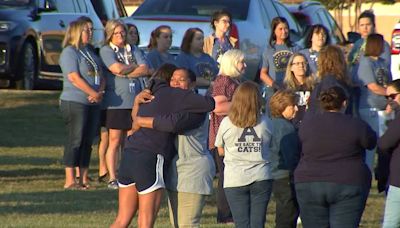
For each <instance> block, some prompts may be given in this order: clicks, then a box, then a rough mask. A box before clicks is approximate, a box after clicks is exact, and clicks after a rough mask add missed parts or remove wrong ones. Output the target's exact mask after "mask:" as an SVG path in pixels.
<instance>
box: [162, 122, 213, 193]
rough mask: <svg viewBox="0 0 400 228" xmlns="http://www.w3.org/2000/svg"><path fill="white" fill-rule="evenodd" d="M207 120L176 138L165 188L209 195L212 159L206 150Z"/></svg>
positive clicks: (211, 184) (211, 178) (211, 188)
mask: <svg viewBox="0 0 400 228" xmlns="http://www.w3.org/2000/svg"><path fill="white" fill-rule="evenodd" d="M208 122H209V121H208V119H206V120H205V121H204V123H203V125H202V126H200V127H199V128H196V129H193V130H190V131H187V132H185V133H184V134H182V135H178V137H177V148H178V154H177V155H175V157H174V158H173V160H172V162H171V165H170V167H169V172H168V176H167V180H166V186H167V188H168V189H169V190H172V191H177V192H186V193H195V194H203V195H211V193H212V190H213V179H214V176H215V164H214V159H213V157H212V156H211V154H210V152H209V151H208V149H207V138H208Z"/></svg>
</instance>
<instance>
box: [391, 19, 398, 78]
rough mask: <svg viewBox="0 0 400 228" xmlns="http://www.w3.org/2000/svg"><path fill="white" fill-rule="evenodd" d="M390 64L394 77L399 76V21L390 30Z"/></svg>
mask: <svg viewBox="0 0 400 228" xmlns="http://www.w3.org/2000/svg"><path fill="white" fill-rule="evenodd" d="M391 47H392V64H391V71H392V77H393V80H394V79H399V78H400V21H399V22H398V23H397V24H396V25H395V26H394V29H393V32H392V42H391Z"/></svg>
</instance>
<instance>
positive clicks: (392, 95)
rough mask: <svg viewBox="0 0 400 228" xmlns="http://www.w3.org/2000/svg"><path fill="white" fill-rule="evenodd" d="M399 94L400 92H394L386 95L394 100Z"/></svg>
mask: <svg viewBox="0 0 400 228" xmlns="http://www.w3.org/2000/svg"><path fill="white" fill-rule="evenodd" d="M399 94H400V93H393V94H390V95H387V96H385V97H386V99H392V100H394V99H396V96H397V95H399Z"/></svg>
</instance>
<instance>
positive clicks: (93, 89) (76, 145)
mask: <svg viewBox="0 0 400 228" xmlns="http://www.w3.org/2000/svg"><path fill="white" fill-rule="evenodd" d="M92 33H93V28H92V27H91V26H90V25H89V23H87V22H86V21H84V20H78V21H74V22H72V23H71V24H70V25H69V27H68V29H67V33H66V35H65V38H64V41H63V47H64V49H63V51H62V53H61V56H60V66H61V70H62V72H63V91H62V93H61V96H60V109H61V113H62V116H63V119H64V121H65V125H66V128H67V142H66V144H65V149H64V163H65V166H66V167H65V184H64V188H66V189H70V188H75V187H77V186H76V184H75V175H74V167H79V173H80V178H79V187H80V188H82V189H87V188H88V181H89V180H88V167H89V162H90V154H91V150H92V142H93V138H94V137H95V135H96V133H97V130H98V123H99V120H100V107H99V104H100V103H101V101H102V99H103V94H104V87H105V80H104V79H103V71H102V62H101V60H100V58H99V57H98V56H97V55H96V54H95V53H94V51H93V48H91V46H90V45H89V43H90V39H91V36H92Z"/></svg>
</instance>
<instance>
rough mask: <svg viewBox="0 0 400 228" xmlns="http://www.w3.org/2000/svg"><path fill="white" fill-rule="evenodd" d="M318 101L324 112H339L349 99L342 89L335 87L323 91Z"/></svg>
mask: <svg viewBox="0 0 400 228" xmlns="http://www.w3.org/2000/svg"><path fill="white" fill-rule="evenodd" d="M318 99H319V102H320V104H321V107H322V109H323V110H325V111H339V110H340V109H341V108H342V107H343V102H344V101H346V100H347V97H346V94H345V92H344V90H343V89H342V88H340V87H338V86H334V87H331V88H328V89H326V90H324V91H322V92H321V93H320V95H319V97H318Z"/></svg>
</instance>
